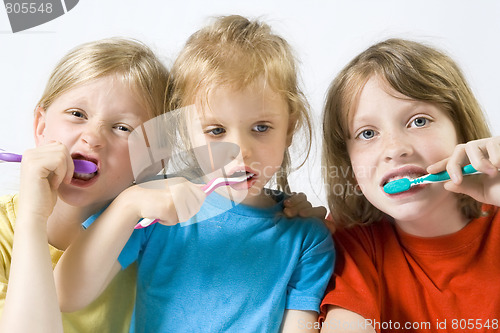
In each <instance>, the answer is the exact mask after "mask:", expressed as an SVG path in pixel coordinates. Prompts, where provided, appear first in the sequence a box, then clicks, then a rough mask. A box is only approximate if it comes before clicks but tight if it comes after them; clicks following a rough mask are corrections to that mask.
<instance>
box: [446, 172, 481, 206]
mask: <svg viewBox="0 0 500 333" xmlns="http://www.w3.org/2000/svg"><path fill="white" fill-rule="evenodd" d="M475 178H476V179H475ZM477 178H478V177H477V176H476V177H464V179H463V180H462V183H461V184H460V185H457V184H455V183H453V182H451V181H450V182H446V183H445V184H444V188H445V189H446V190H448V191H450V192H454V193H461V194H465V195H468V196H469V197H471V198H473V199H475V200H477V201H480V202H485V198H484V186H483V183H482V182H480V181H478V180H477Z"/></svg>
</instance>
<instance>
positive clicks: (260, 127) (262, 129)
mask: <svg viewBox="0 0 500 333" xmlns="http://www.w3.org/2000/svg"><path fill="white" fill-rule="evenodd" d="M254 130H255V131H256V132H259V133H262V132H266V131H268V130H269V126H267V125H257V126H255V127H254Z"/></svg>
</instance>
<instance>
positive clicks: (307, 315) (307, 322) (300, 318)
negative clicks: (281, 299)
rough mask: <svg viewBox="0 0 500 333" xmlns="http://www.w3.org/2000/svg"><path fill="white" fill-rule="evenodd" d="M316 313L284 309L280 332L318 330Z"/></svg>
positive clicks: (291, 332) (290, 332)
mask: <svg viewBox="0 0 500 333" xmlns="http://www.w3.org/2000/svg"><path fill="white" fill-rule="evenodd" d="M319 325H320V324H319V323H318V314H317V313H316V312H314V311H301V310H285V315H284V317H283V322H282V323H281V332H283V333H302V332H304V333H305V332H310V333H313V332H319Z"/></svg>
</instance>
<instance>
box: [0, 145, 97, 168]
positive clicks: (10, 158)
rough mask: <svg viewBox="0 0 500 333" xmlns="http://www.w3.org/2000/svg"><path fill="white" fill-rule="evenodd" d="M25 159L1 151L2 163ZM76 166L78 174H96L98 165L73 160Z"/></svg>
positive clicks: (0, 158) (0, 159)
mask: <svg viewBox="0 0 500 333" xmlns="http://www.w3.org/2000/svg"><path fill="white" fill-rule="evenodd" d="M22 158H23V156H22V155H19V154H14V153H7V152H4V151H3V150H2V149H0V161H3V162H18V163H19V162H21V159H22ZM73 163H74V164H75V172H76V173H94V172H96V171H97V165H95V164H94V163H93V162H90V161H87V160H73Z"/></svg>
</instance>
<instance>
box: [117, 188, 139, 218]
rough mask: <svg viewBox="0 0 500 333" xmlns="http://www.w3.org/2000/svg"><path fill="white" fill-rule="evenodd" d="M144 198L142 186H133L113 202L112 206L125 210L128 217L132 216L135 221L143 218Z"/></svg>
mask: <svg viewBox="0 0 500 333" xmlns="http://www.w3.org/2000/svg"><path fill="white" fill-rule="evenodd" d="M143 198H144V195H143V193H142V189H141V187H140V186H137V185H135V186H131V187H129V188H127V189H125V190H124V191H123V192H121V193H120V194H119V195H118V196H117V197H116V199H115V200H113V203H112V205H114V206H115V205H116V206H118V207H119V208H120V209H121V210H123V212H124V214H125V215H126V216H130V217H131V218H132V219H134V220H135V221H138V220H140V219H141V218H142V216H141V202H142V199H143Z"/></svg>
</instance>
